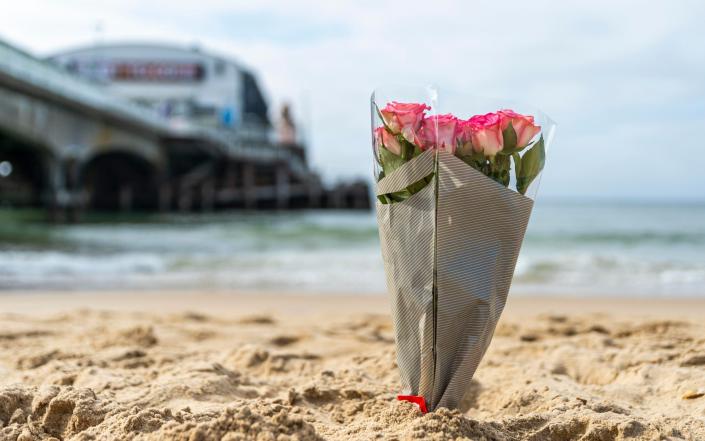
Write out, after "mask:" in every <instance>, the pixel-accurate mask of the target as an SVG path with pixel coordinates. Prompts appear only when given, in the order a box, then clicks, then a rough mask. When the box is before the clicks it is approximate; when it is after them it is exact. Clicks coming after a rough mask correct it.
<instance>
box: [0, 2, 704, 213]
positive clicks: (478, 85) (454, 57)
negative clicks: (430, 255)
mask: <svg viewBox="0 0 705 441" xmlns="http://www.w3.org/2000/svg"><path fill="white" fill-rule="evenodd" d="M4 3H5V4H4V5H3V7H2V14H1V15H0V38H2V39H5V40H7V41H9V42H11V43H12V44H15V45H18V46H20V47H22V48H24V49H26V50H28V51H30V52H32V53H34V54H36V55H39V56H46V55H50V54H52V53H54V52H57V51H61V50H64V49H67V48H73V47H77V46H84V45H88V44H93V43H95V42H96V41H101V42H106V43H107V42H114V41H120V42H125V41H129V42H139V41H149V42H153V41H157V42H168V43H176V44H183V45H187V46H192V45H194V44H198V45H199V46H200V47H201V48H202V49H203V50H206V51H212V52H214V53H217V54H222V55H226V56H228V57H231V58H233V59H235V60H237V61H239V62H241V63H243V64H245V65H246V66H248V67H250V68H252V69H253V70H254V71H255V72H256V73H257V75H258V77H259V80H260V83H261V85H262V87H263V88H264V90H265V93H266V94H267V96H268V97H269V99H270V103H271V105H272V106H273V108H274V109H276V108H277V107H278V106H279V104H280V103H281V102H285V101H287V102H291V103H292V104H293V106H294V107H293V109H294V112H295V114H296V116H297V117H298V119H300V120H301V121H302V122H303V123H304V125H305V127H306V133H307V134H308V140H309V144H310V157H311V160H312V163H313V166H314V167H315V168H316V169H317V170H318V171H320V172H321V174H322V175H323V176H324V177H325V178H326V180H328V181H334V180H335V179H338V178H349V177H355V176H360V177H368V178H371V176H372V155H371V147H370V135H369V130H370V127H369V125H370V116H369V97H370V93H371V91H372V90H373V89H374V88H375V87H376V86H378V85H380V84H415V85H419V86H422V85H426V84H435V85H437V86H438V87H439V88H440V90H441V91H458V92H462V93H463V94H472V95H480V96H485V97H497V98H504V99H511V100H512V101H518V102H524V103H528V104H530V105H532V106H535V107H537V108H539V109H541V110H542V111H543V112H545V113H546V114H548V115H550V117H551V118H552V119H553V120H554V121H556V122H557V124H558V127H557V130H556V136H555V138H554V142H553V144H552V145H551V146H550V148H549V152H548V160H547V165H546V170H545V173H544V176H543V178H542V187H541V195H542V196H543V197H553V198H562V199H563V198H565V199H571V198H576V199H578V198H597V199H601V198H612V199H638V200H643V199H658V200H678V201H680V200H691V201H692V200H698V201H703V200H705V155H703V154H701V153H700V151H701V149H703V148H705V142H704V141H703V132H704V131H705V26H703V25H702V23H703V22H705V2H702V1H687V0H681V1H679V0H674V1H668V2H666V1H653V2H644V1H643V0H642V1H630V0H620V1H614V0H610V1H606V0H591V1H559V0H556V1H544V0H535V1H531V2H526V1H509V0H507V1H501V2H498V1H493V2H490V1H446V0H435V1H433V2H428V1H427V2H414V1H409V0H406V1H386V2H382V1H379V0H377V1H325V0H301V1H273V0H258V1H233V0H198V1H185V0H169V1H150V2H145V1H143V0H103V1H100V2H96V1H85V0H53V1H50V0H46V1H36V0H25V1H22V2H9V1H8V2H4Z"/></svg>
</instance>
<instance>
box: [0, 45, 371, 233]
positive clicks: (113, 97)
mask: <svg viewBox="0 0 705 441" xmlns="http://www.w3.org/2000/svg"><path fill="white" fill-rule="evenodd" d="M245 116H247V115H245ZM264 125H265V122H262V121H256V120H252V119H248V118H245V117H242V118H240V121H238V123H237V127H236V128H232V127H218V126H216V125H207V124H196V123H192V122H188V121H187V122H181V123H179V124H174V123H173V121H169V120H166V119H164V118H161V117H160V116H159V115H158V114H156V113H155V112H154V111H152V109H149V108H147V107H144V106H142V105H140V104H138V103H135V102H133V101H131V100H127V99H124V98H123V97H120V96H118V95H117V94H115V93H112V92H111V91H110V90H109V89H108V88H106V87H105V86H103V85H100V84H97V83H95V82H92V81H89V80H87V79H85V78H81V77H80V76H77V75H75V74H72V73H71V72H68V71H67V70H66V69H64V68H61V67H60V66H58V65H57V64H56V63H54V62H51V61H47V60H42V59H38V58H36V57H34V56H32V55H30V54H28V53H26V52H24V51H22V50H20V49H18V48H16V47H13V46H11V45H10V44H7V43H5V42H2V41H0V204H2V205H4V206H8V205H9V206H41V207H45V208H46V209H47V211H48V212H49V213H50V214H51V216H52V217H54V218H56V219H59V220H74V219H77V218H79V217H80V214H81V213H82V212H84V211H87V210H109V211H135V210H140V211H157V210H161V211H210V210H217V209H243V210H257V209H273V210H287V209H309V208H310V209H325V208H334V209H369V208H370V206H371V202H370V196H369V189H368V186H367V183H366V182H365V181H364V180H363V181H354V182H342V183H339V184H336V185H334V186H325V185H324V184H323V183H322V181H321V179H320V177H319V176H318V175H317V174H316V173H314V172H313V171H311V170H310V169H309V166H308V163H307V158H306V148H305V146H304V145H301V144H300V143H297V142H286V143H284V142H279V141H277V140H273V139H272V136H271V130H266V127H264Z"/></svg>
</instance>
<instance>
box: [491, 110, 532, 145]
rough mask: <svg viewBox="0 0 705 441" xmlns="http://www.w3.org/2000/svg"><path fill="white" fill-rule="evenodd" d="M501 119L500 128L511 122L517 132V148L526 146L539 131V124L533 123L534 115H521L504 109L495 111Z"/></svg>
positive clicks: (504, 127)
mask: <svg viewBox="0 0 705 441" xmlns="http://www.w3.org/2000/svg"><path fill="white" fill-rule="evenodd" d="M497 113H498V114H499V116H500V119H501V120H502V130H504V129H506V128H507V126H509V123H510V122H511V123H512V127H514V131H515V132H516V134H517V148H523V147H526V146H527V145H528V144H529V142H530V141H531V140H532V139H533V138H534V136H536V134H537V133H539V132H540V131H541V126H537V125H535V124H534V117H533V116H528V115H521V114H519V113H516V112H514V111H513V110H509V109H505V110H500V111H499V112H497Z"/></svg>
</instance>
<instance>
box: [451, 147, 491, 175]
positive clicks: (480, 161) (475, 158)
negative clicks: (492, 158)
mask: <svg viewBox="0 0 705 441" xmlns="http://www.w3.org/2000/svg"><path fill="white" fill-rule="evenodd" d="M458 158H460V160H461V161H463V162H464V163H466V164H467V165H469V166H470V167H472V168H474V169H475V170H477V171H480V172H483V173H484V170H483V167H484V165H485V163H486V162H487V159H486V158H485V155H484V154H482V153H478V152H475V151H473V152H472V153H470V154H469V155H458Z"/></svg>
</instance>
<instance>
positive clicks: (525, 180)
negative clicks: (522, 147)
mask: <svg viewBox="0 0 705 441" xmlns="http://www.w3.org/2000/svg"><path fill="white" fill-rule="evenodd" d="M545 163H546V151H545V148H544V142H543V136H541V138H540V139H539V140H538V142H536V144H534V146H533V147H531V148H530V149H529V150H528V151H527V152H526V153H524V156H523V157H522V158H521V166H520V167H519V168H518V169H517V175H516V177H517V191H518V192H519V193H521V194H525V193H526V190H527V189H528V188H529V185H531V182H533V180H534V179H536V176H538V175H539V173H541V170H543V166H544V164H545Z"/></svg>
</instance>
